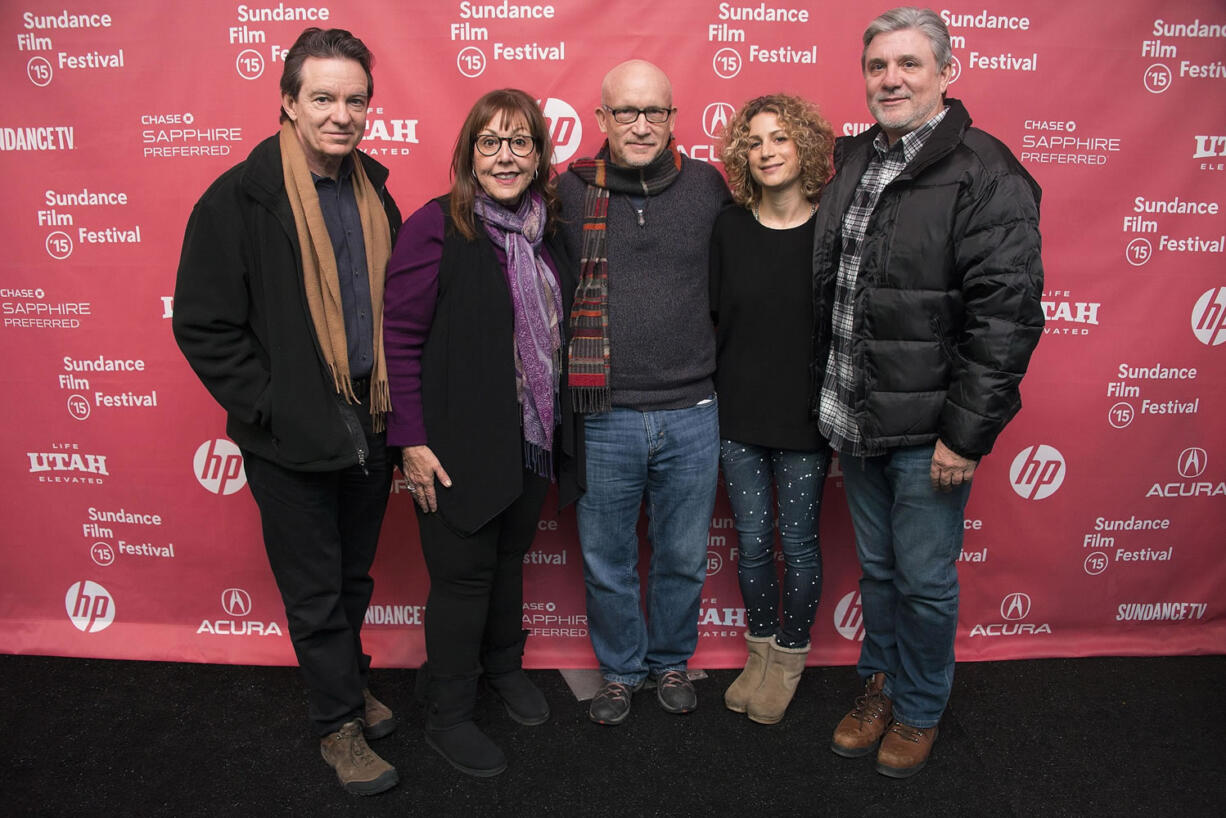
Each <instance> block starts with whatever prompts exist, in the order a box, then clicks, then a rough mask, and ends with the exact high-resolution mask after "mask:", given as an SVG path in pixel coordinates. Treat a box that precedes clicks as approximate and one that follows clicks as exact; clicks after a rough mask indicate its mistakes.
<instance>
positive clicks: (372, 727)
mask: <svg viewBox="0 0 1226 818" xmlns="http://www.w3.org/2000/svg"><path fill="white" fill-rule="evenodd" d="M362 698H364V699H365V700H366V716H365V718H364V719H363V721H364V722H365V723H366V727H365V728H364V729H363V730H362V735H364V736H366V740H367V741H374V740H375V739H377V738H383V737H384V736H386V735H390V734H391V732H392V731H393V730H395V729H396V727H397V726H399V724H400V722H399V721H398V720H397V719H396V715H395V714H394V713H392V709H391V708H390V707H388V706H387V705H386V704H384V703H383V702H381V701H379V700H378V699H376V698H375V697H374V696H373V695H372V694H371V692H370V690H369V689H363V690H362Z"/></svg>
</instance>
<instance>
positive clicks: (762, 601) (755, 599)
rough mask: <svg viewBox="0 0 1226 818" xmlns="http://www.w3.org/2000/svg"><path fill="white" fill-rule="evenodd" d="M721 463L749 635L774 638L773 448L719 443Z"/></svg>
mask: <svg viewBox="0 0 1226 818" xmlns="http://www.w3.org/2000/svg"><path fill="white" fill-rule="evenodd" d="M720 463H721V465H722V466H723V468H724V485H725V486H726V487H727V489H728V505H729V506H731V507H732V518H733V520H734V522H735V523H736V536H737V556H736V577H737V582H738V583H739V584H740V586H741V598H742V599H743V600H744V601H745V620H746V624H747V625H748V628H749V635H750V636H758V637H766V636H774V635H775V632H776V631H778V630H779V573H778V571H776V570H775V561H774V550H773V548H772V546H773V545H774V541H775V525H774V522H775V519H774V513H773V512H774V501H773V498H772V496H771V469H770V450H769V449H766V448H763V447H761V446H754V445H753V444H751V443H738V442H736V441H735V440H721V441H720Z"/></svg>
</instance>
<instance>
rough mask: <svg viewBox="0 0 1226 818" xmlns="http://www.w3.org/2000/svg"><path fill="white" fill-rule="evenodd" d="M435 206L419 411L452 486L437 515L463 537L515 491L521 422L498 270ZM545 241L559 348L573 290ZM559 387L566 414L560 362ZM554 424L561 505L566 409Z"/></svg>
mask: <svg viewBox="0 0 1226 818" xmlns="http://www.w3.org/2000/svg"><path fill="white" fill-rule="evenodd" d="M440 204H441V205H442V208H443V213H444V214H445V215H446V219H445V222H446V227H445V234H444V239H443V255H442V259H441V261H440V262H439V272H438V300H437V302H436V303H435V308H434V320H433V323H432V324H431V327H430V334H429V337H428V338H427V339H426V343H425V347H424V349H423V350H422V364H421V366H422V372H421V391H422V411H423V415H424V419H425V424H426V439H427V440H428V441H429V445H430V449H431V450H432V451H433V452H434V454H435V456H436V457H438V459H439V462H440V463H442V465H443V468H444V469H446V470H447V474H448V475H449V476H450V477H451V481H452V487H451V488H449V489H447V488H441V487H440V488H439V490H438V510H439V514H440V515H441V516H442V518H443V521H444V522H445V523H446V524H447V525H448V527H450V528H452V529H453V530H455V531H456V532H458V533H460V534H471V533H473V532H474V531H476V530H477V529H479V528H481V527H482V526H483V525H485V524H486V523H487V522H489V521H490V520H492V519H493V518H494V517H495V516H497V515H498V514H499V513H500V512H502V511H503V510H504V509H506V508H507V507H508V506H509V505H510V504H511V503H512V502H514V501H515V499H516V498H517V497H519V495H520V493H521V491H522V490H523V474H524V455H523V434H522V431H521V425H522V420H521V409H520V406H519V401H518V399H517V398H516V394H515V361H514V357H513V356H514V337H515V315H514V310H513V308H512V306H511V293H510V290H509V288H508V285H507V279H506V273H505V272H504V271H503V269H502V265H500V264H499V263H498V258H497V256H495V254H494V246H493V244H492V243H491V242H490V240H489V238H488V237H487V236H486V235H484V230H482V234H481V235H479V236H478V237H477V238H476V239H471V240H470V239H466V238H465V237H464V236H463V235H461V234H460V233H459V231H457V230H456V229H455V227H454V225H453V223H452V221H451V217H450V213H449V210H448V207H449V203H448V201H447V198H446V197H444V198H442V199H440ZM478 229H481V228H480V222H478ZM546 242H547V247H548V249H549V253H550V256H551V257H552V258H553V261H554V263H555V265H556V266H557V268H558V273H559V276H560V277H561V278H562V282H561V287H562V308H563V314H562V316H560V318H561V321H562V324H563V348H564V350H563V351H565V336H566V331H565V323H566V316H567V315H568V314H569V311H570V304H571V301H572V297H573V293H574V285H573V282H572V283H571V284H570V285H569V286H568V284H567V281H569V280H570V279H571V276H570V275H567V269H566V268H567V266H568V262H567V256H566V252H565V250H564V249H563V248H562V246H561V242H560V241H558V240H556V239H554V238H549V239H547V240H546ZM568 290H569V291H568ZM563 358H564V359H565V355H564V356H563ZM561 381H562V385H561V387H560V388H561V390H562V392H561V403H562V405H563V407H566V406H568V405H569V403H570V399H569V395H567V394H566V387H565V364H563V373H562V377H561ZM561 420H562V423H563V426H564V427H566V428H564V429H563V431H562V432H561V433H560V434H557V435H555V441H554V447H553V448H554V452H553V455H554V461H555V464H556V467H557V468H559V469H560V470H561V472H562V474H563V475H565V476H564V477H563V478H562V479H563V481H564V483H565V484H566V485H565V487H564V489H563V490H562V492H561V496H562V499H563V502H568V501H569V499H573V495H574V494H575V492H574V490H573V483H574V482H575V478H574V468H575V467H574V462H573V457H572V456H570V455H573V453H574V450H575V447H574V443H573V441H574V434H573V429H572V428H569V427H573V420H572V418H571V416H570V412H569V411H564V412H563V418H562V419H561ZM564 450H565V451H564Z"/></svg>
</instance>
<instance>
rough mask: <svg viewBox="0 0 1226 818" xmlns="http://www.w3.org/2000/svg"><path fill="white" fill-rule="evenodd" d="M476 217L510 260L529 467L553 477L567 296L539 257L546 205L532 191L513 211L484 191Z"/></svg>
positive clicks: (475, 204)
mask: <svg viewBox="0 0 1226 818" xmlns="http://www.w3.org/2000/svg"><path fill="white" fill-rule="evenodd" d="M473 211H474V212H475V213H476V214H477V216H479V217H480V219H481V223H482V224H483V225H484V226H485V232H486V233H487V234H489V237H490V238H491V239H492V240H493V241H494V243H495V244H496V245H498V246H499V247H501V248H502V249H503V251H504V252H505V253H506V256H507V267H506V275H507V285H508V287H509V288H510V290H511V305H512V307H513V309H514V311H515V355H516V372H517V373H518V374H519V375H520V376H521V377H522V378H523V389H522V394H521V397H520V405H521V408H522V410H523V431H524V465H525V466H526V467H527V468H529V469H531V470H532V471H533V472H535V473H536V474H539V475H541V476H542V477H549V476H551V474H552V471H553V463H552V457H551V453H552V451H553V430H554V425H555V423H556V420H555V411H554V407H555V396H556V395H557V392H558V370H559V360H560V357H559V354H560V350H561V347H562V337H561V334H560V332H559V328H558V318H557V317H558V316H560V315H561V314H562V296H561V291H560V290H559V288H558V282H557V281H556V279H555V278H554V275H553V272H552V271H551V270H550V269H549V267H548V265H546V264H545V260H544V259H543V258H542V257H541V252H540V251H541V244H542V242H543V240H544V236H545V222H546V219H547V214H546V212H545V202H544V200H542V199H541V197H540V194H538V193H536V192H535V191H529V192H528V193H527V194H526V195H524V196H523V197H522V198H521V199H520V202H519V206H518V207H517V208H516V209H515V210H513V211H512V210H508V209H507V208H505V207H503V206H502V205H500V204H498V203H497V202H495V201H494V200H492V199H491V198H489V196H487V195H486V194H485V193H484V191H480V192H478V194H477V196H476V198H475V199H474V200H473ZM549 302H552V304H550V303H549ZM551 307H552V309H551ZM551 316H553V318H552V320H551Z"/></svg>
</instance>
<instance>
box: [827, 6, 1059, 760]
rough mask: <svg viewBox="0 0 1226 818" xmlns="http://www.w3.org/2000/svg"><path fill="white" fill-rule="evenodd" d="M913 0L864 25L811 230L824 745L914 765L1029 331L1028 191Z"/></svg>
mask: <svg viewBox="0 0 1226 818" xmlns="http://www.w3.org/2000/svg"><path fill="white" fill-rule="evenodd" d="M950 61H951V54H950V41H949V31H948V30H947V29H946V27H945V24H944V23H943V22H942V21H941V18H940V17H938V16H937V15H936V14H935V13H934V12H932V11H931V10H927V9H924V10H921V9H914V8H900V9H894V10H892V11H889V12H886V13H885V14H883V15H881V16H880V17H878V18H877V19H876V20H874V21H873V22H872V24H870V25H869V27H868V29H867V30H866V31H865V33H864V53H863V57H862V67H863V70H864V78H865V86H866V97H867V101H868V107H869V110H870V111H871V112H872V114H873V116H874V118H875V119H876V120H877V126H876V127H873V128H871V129H869V130H868V131H866V132H864V133H862V134H860V135H859V136H855V137H850V138H844V139H840V140H839V142H838V145H837V146H836V148H835V156H834V161H835V169H836V175H835V177H834V179H833V181H832V182H831V183H830V184H829V186H828V187H827V188H826V190H825V191H824V193H823V195H822V199H821V207H820V208H819V211H818V223H817V236H816V241H815V245H814V260H813V264H814V266H813V274H814V297H815V299H816V308H817V309H816V315H817V316H819V322H818V331H817V338H816V339H815V340H816V344H817V346H816V349H818V350H826V349H828V350H829V352H828V353H825V352H823V353H822V354H819V355H818V356H817V358H816V360H815V362H814V364H815V370H816V377H815V380H814V382H815V383H817V384H821V387H820V392H819V394H818V395H817V396H816V401H815V403H816V407H817V408H816V414H817V418H818V426H819V428H820V430H821V432H822V434H823V435H825V436H826V437H828V438H829V439H830V441H831V446H832V447H834V448H835V449H836V450H838V451H839V453H840V462H841V463H842V468H843V472H844V485H845V486H846V490H847V502H848V505H849V506H850V508H851V515H852V522H853V525H854V527H855V532H856V551H857V555H858V556H859V559H860V567H861V570H862V575H861V579H860V592H861V600H862V605H863V615H864V628H865V637H864V643H863V646H862V648H861V651H860V661H859V664H858V670H859V673H860V675H861V677H863V678H864V680H865V694H864V695H863V696H861V697H860V698H858V699H857V700H856V705H855V707H854V708H853V709H852V711H851V712H850V713H848V714H847V716H846V717H845V718H844V719H843V720H842V722H840V723H839V725H838V727H837V729H836V730H835V733H834V737H833V740H832V742H831V749H833V750H834V752H836V753H838V754H839V755H843V756H849V757H855V756H863V755H867V754H868V753H870V752H872V751H873V749H875V748H877V747H878V745H879V744H880V748H879V750H878V753H877V771H878V772H880V773H883V774H885V775H889V776H893V777H898V778H901V777H906V776H909V775H912V774H914V773H916V772H918V771H919V770H920V769H921V768H922V767H923V766H924V764H925V763H926V762H927V759H928V755H929V752H930V750H931V748H932V742H933V741H934V740H935V738H936V731H937V723H938V722H939V721H940V718H941V714H942V712H944V709H945V705H946V702H947V701H948V698H949V691H950V687H951V685H952V682H953V670H954V636H955V633H956V631H957V625H958V574H957V559H958V555H959V553H960V552H961V550H962V531H963V510H964V508H965V506H966V501H967V498H968V497H969V495H970V481H971V476H972V475H973V474H974V471H975V466H976V465H977V463H978V461H979V459H980V458H981V457H983V456H984V455H985V454H987V453H988V452H989V451H991V449H992V445H993V443H994V442H995V440H996V437H997V435H999V434H1000V432H1001V430H1002V429H1003V428H1004V427H1005V424H1006V423H1008V422H1009V420H1010V419H1011V418H1012V417H1013V416H1014V415H1015V414H1016V413H1017V411H1018V409H1019V408H1020V407H1021V399H1020V397H1019V392H1018V386H1019V384H1020V382H1021V379H1022V375H1023V374H1025V372H1026V367H1027V364H1028V363H1029V360H1030V354H1031V352H1032V351H1033V350H1034V347H1035V344H1036V343H1037V342H1038V339H1039V336H1040V334H1041V333H1042V327H1043V313H1042V309H1041V307H1040V303H1039V298H1040V295H1041V293H1042V288H1043V269H1042V263H1041V261H1040V258H1039V250H1040V239H1039V196H1040V190H1039V187H1038V185H1037V184H1035V182H1034V180H1033V179H1031V178H1030V175H1029V174H1028V173H1027V172H1026V171H1025V169H1023V168H1022V166H1021V165H1020V164H1019V163H1018V162H1017V160H1016V159H1015V158H1014V157H1013V154H1012V153H1010V152H1009V149H1008V148H1007V147H1006V146H1005V145H1003V144H1002V143H1001V142H999V141H998V140H996V139H994V138H993V137H991V136H989V135H988V134H986V133H984V132H983V131H980V130H978V129H975V128H972V127H970V124H971V119H970V116H969V115H968V114H967V112H966V109H965V108H964V107H963V106H962V104H961V103H960V102H958V101H957V100H955V99H947V98H945V90H946V88H947V86H948V85H949V81H950V77H951V74H952V67H951V62H950Z"/></svg>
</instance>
